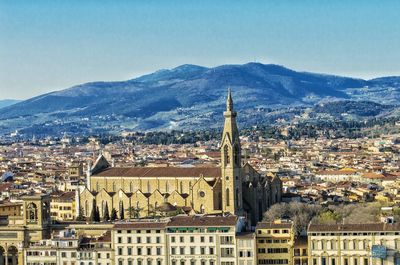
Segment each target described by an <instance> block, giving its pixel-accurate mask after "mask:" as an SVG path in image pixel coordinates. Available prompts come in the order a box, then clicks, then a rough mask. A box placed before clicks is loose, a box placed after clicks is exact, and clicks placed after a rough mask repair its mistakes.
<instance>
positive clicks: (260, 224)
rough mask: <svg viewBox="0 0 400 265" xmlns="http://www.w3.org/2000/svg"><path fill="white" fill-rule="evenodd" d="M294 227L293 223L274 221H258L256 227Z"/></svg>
mask: <svg viewBox="0 0 400 265" xmlns="http://www.w3.org/2000/svg"><path fill="white" fill-rule="evenodd" d="M291 227H292V223H274V222H259V223H257V226H256V229H274V228H277V229H281V228H288V229H290V228H291Z"/></svg>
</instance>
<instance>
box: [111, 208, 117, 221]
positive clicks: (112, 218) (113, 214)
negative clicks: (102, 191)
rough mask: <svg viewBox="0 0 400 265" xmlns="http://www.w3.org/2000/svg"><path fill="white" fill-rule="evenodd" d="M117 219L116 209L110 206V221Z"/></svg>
mask: <svg viewBox="0 0 400 265" xmlns="http://www.w3.org/2000/svg"><path fill="white" fill-rule="evenodd" d="M116 219H117V211H116V210H115V209H114V208H112V210H111V221H115V220H116Z"/></svg>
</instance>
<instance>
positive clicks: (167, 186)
mask: <svg viewBox="0 0 400 265" xmlns="http://www.w3.org/2000/svg"><path fill="white" fill-rule="evenodd" d="M165 192H166V193H169V182H168V181H166V182H165Z"/></svg>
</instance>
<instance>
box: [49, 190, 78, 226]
mask: <svg viewBox="0 0 400 265" xmlns="http://www.w3.org/2000/svg"><path fill="white" fill-rule="evenodd" d="M50 213H51V219H52V220H58V221H71V220H75V218H76V206H75V192H73V191H69V192H63V193H56V194H53V195H52V196H51V202H50Z"/></svg>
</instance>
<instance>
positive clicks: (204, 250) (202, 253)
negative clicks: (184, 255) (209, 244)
mask: <svg viewBox="0 0 400 265" xmlns="http://www.w3.org/2000/svg"><path fill="white" fill-rule="evenodd" d="M200 254H201V255H205V254H206V248H205V247H201V248H200Z"/></svg>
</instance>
